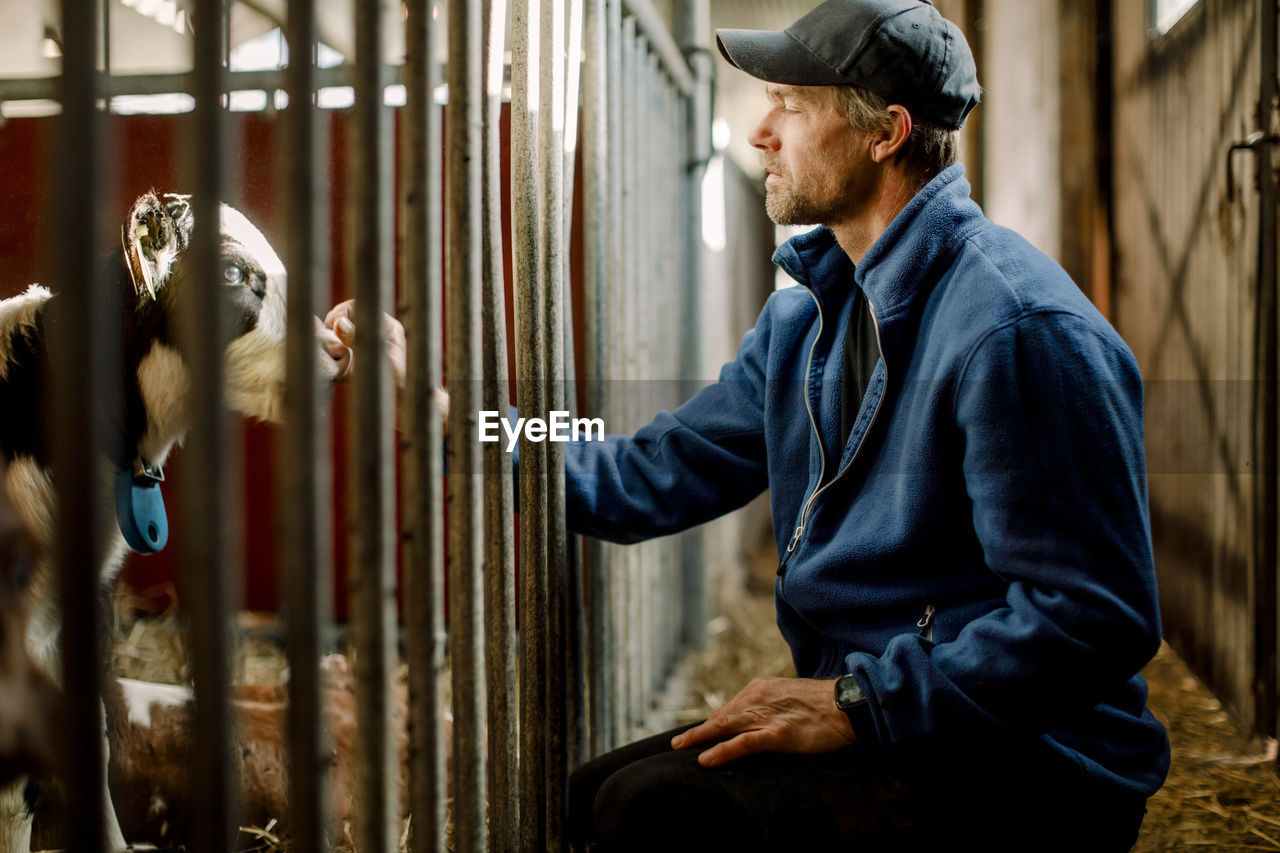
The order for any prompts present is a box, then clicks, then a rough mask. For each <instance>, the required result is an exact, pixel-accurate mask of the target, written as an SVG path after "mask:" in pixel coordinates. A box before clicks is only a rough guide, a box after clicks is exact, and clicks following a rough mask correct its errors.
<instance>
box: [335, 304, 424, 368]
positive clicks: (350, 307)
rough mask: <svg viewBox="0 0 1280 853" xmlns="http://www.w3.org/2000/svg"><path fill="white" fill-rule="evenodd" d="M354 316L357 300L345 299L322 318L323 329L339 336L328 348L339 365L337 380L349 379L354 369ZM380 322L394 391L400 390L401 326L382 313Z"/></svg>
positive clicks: (401, 364) (403, 358)
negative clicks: (382, 327) (384, 329)
mask: <svg viewBox="0 0 1280 853" xmlns="http://www.w3.org/2000/svg"><path fill="white" fill-rule="evenodd" d="M355 313H356V301H355V300H354V299H348V300H347V301H346V302H339V303H338V304H337V305H335V306H333V307H332V308H330V309H329V313H328V314H326V315H325V318H324V324H325V326H327V327H328V328H330V329H333V331H334V332H335V333H336V334H337V335H338V342H331V343H330V344H329V345H328V346H329V355H331V356H333V358H334V359H335V360H336V361H338V363H339V368H338V379H339V381H342V380H345V379H347V378H349V377H350V376H351V370H352V368H353V361H354V359H353V357H352V352H353V348H354V347H355V344H356V324H355V322H354V318H355ZM382 320H383V323H384V324H385V325H386V327H387V361H389V362H390V363H391V375H392V378H393V379H394V380H395V384H396V388H403V387H404V376H405V363H406V355H405V338H404V326H402V325H400V321H399V320H397V319H396V318H395V317H392V316H391V315H390V314H383V315H382Z"/></svg>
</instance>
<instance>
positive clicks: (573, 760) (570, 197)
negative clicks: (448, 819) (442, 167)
mask: <svg viewBox="0 0 1280 853" xmlns="http://www.w3.org/2000/svg"><path fill="white" fill-rule="evenodd" d="M583 14H584V9H583V0H569V24H568V26H569V29H568V33H567V35H566V39H567V42H568V47H567V49H566V52H565V56H566V61H567V62H568V65H567V67H566V81H565V125H564V158H563V160H564V178H563V183H564V188H565V189H564V195H565V204H564V217H563V218H564V226H563V228H564V234H565V243H566V245H568V244H570V243H572V240H573V203H574V195H575V193H574V179H575V175H574V173H575V171H576V163H575V160H576V159H577V150H578V117H579V106H578V105H579V99H580V96H581V86H582V25H583ZM570 256H571V253H570V252H569V251H568V250H566V251H564V252H563V253H562V258H563V259H564V262H563V268H564V271H563V275H564V282H565V294H566V295H565V298H564V300H563V303H564V310H563V311H562V312H561V313H562V315H563V318H564V346H563V350H564V383H565V396H564V404H565V408H566V409H567V410H568V411H569V413H570V417H577V414H578V403H577V401H578V389H579V385H578V382H577V365H576V364H575V346H574V343H575V342H574V336H575V329H574V310H573V298H572V294H573V289H572V282H573V270H572V268H571V264H570ZM561 467H563V466H561ZM582 558H583V547H582V540H581V538H580V537H578V536H576V535H573V534H570V535H569V536H568V539H567V548H566V564H565V571H566V572H567V574H568V578H569V590H568V615H567V620H568V621H567V622H566V626H567V633H568V637H567V640H566V642H565V654H566V660H565V684H566V690H567V692H566V695H565V715H566V718H567V720H568V728H567V731H566V735H565V758H566V761H567V762H568V768H569V769H570V770H572V769H573V768H576V767H577V766H578V765H580V764H582V763H583V762H584V761H586V760H587V752H586V751H587V744H588V731H587V730H588V724H587V680H588V677H587V669H586V642H587V613H586V588H585V582H586V580H585V578H584V576H583V559H582Z"/></svg>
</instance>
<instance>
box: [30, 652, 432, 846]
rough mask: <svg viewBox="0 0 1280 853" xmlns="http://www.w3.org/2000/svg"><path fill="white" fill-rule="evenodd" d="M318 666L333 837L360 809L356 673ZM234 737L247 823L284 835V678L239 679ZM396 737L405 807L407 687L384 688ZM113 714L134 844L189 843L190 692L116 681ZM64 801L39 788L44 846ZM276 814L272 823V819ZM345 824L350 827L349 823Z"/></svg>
mask: <svg viewBox="0 0 1280 853" xmlns="http://www.w3.org/2000/svg"><path fill="white" fill-rule="evenodd" d="M322 669H323V670H324V676H325V680H324V690H323V697H322V701H323V704H324V724H325V728H326V731H327V734H328V737H329V741H330V744H331V751H330V754H329V760H328V761H327V762H326V771H327V773H328V782H329V794H330V800H329V802H330V815H329V816H330V832H331V838H332V839H333V840H334V841H335V842H336V841H340V840H341V839H342V838H343V837H344V824H348V825H350V824H352V822H353V821H354V820H355V814H356V809H357V804H356V791H357V784H358V781H357V780H358V776H357V774H358V771H359V754H358V752H357V748H356V718H355V680H354V678H353V676H352V672H351V667H350V664H349V663H348V661H347V659H346V658H344V657H342V656H340V655H330V656H328V657H326V658H325V659H324V661H323V662H322ZM231 704H232V710H233V712H234V714H235V722H236V730H237V735H236V742H235V745H234V749H233V750H232V753H231V756H232V764H233V767H234V772H235V776H234V777H233V778H234V779H235V781H236V783H237V785H238V788H237V790H238V796H239V800H240V809H241V820H240V823H241V824H242V825H245V826H255V827H267V826H269V825H271V826H273V827H274V828H273V830H272V831H273V832H275V833H276V834H283V835H287V834H288V832H289V830H290V827H291V815H290V811H289V804H288V773H289V765H288V747H287V743H288V731H287V728H286V726H287V720H288V705H287V700H286V688H285V687H284V686H240V687H235V688H233V691H232V702H231ZM391 706H392V714H393V716H392V720H393V723H394V730H393V732H394V733H393V737H394V738H395V743H396V746H397V754H398V756H399V763H398V771H397V773H398V779H397V783H398V791H399V797H400V804H401V811H400V814H401V816H402V817H404V816H406V815H407V811H406V808H407V800H406V792H407V786H408V765H407V760H408V728H407V721H408V694H407V691H406V689H405V688H404V687H403V686H400V685H398V686H396V687H395V688H394V690H393V692H392V696H391ZM107 717H108V719H109V720H110V725H109V732H110V738H109V739H110V743H111V789H112V793H113V794H114V796H115V802H116V806H117V809H118V811H119V814H120V823H121V825H122V827H123V828H124V831H125V834H126V835H127V836H128V837H129V838H130V840H132V841H134V842H146V843H150V844H156V845H159V846H162V847H167V848H174V849H179V848H181V847H187V848H188V849H189V848H190V846H191V844H192V840H193V839H192V835H191V831H192V819H193V816H194V810H195V807H196V804H197V803H198V802H199V797H200V792H199V791H198V790H193V789H192V786H191V781H192V780H191V778H190V766H191V751H192V745H193V742H194V740H195V734H196V733H195V729H194V720H195V717H194V708H193V702H192V694H191V691H190V690H189V689H188V688H186V687H182V686H178V685H170V684H154V683H150V682H143V681H133V680H130V679H120V680H119V682H118V683H117V688H116V689H115V690H113V691H111V692H110V693H109V695H108V698H107ZM63 809H64V804H63V803H62V802H61V801H60V798H59V797H58V795H57V792H56V791H54V792H50V795H49V796H42V798H41V800H40V805H39V809H38V811H37V821H36V838H35V841H36V843H37V845H39V846H40V847H41V848H42V849H43V848H46V847H56V846H59V845H61V844H62V843H64V841H65V839H63V838H61V837H60V835H59V829H60V828H61V827H63V826H65V824H66V819H67V816H66V815H65V813H63V811H62V810H63ZM273 821H274V824H273ZM348 828H352V829H353V827H350V826H349V827H348Z"/></svg>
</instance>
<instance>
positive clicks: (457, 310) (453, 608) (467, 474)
mask: <svg viewBox="0 0 1280 853" xmlns="http://www.w3.org/2000/svg"><path fill="white" fill-rule="evenodd" d="M448 30H449V65H448V73H447V75H446V76H447V79H448V83H449V104H448V107H447V111H446V114H445V119H446V121H445V129H446V134H447V136H446V151H447V157H446V164H447V169H448V171H447V177H446V180H445V209H446V210H447V212H448V216H447V218H446V228H445V231H446V234H447V237H448V239H447V253H446V258H445V268H446V299H445V304H446V307H447V332H446V334H447V340H448V351H447V353H446V363H447V375H448V379H449V387H450V391H451V396H452V399H451V402H450V409H449V483H448V505H449V530H448V555H447V563H448V568H449V575H448V576H449V637H450V640H449V649H450V666H451V667H452V676H453V679H452V683H453V717H454V728H453V773H452V777H451V778H452V781H453V827H454V829H453V844H454V849H455V850H458V851H473V850H483V849H484V846H485V770H484V734H485V697H484V695H483V692H482V691H483V686H484V685H485V684H486V683H487V682H486V679H485V677H484V663H485V660H484V636H483V612H482V602H483V586H482V578H481V570H482V567H483V563H484V545H483V541H482V537H483V533H484V528H483V523H484V510H483V505H482V504H483V483H482V479H483V460H482V458H481V455H480V445H479V443H478V442H476V441H475V440H474V439H473V437H474V436H475V435H476V429H477V423H478V416H479V412H480V409H481V406H482V403H483V400H482V396H481V383H480V381H479V380H480V378H481V365H482V363H483V360H484V344H483V340H482V338H481V317H482V313H483V304H484V293H483V291H484V287H483V280H482V274H483V268H484V263H483V258H484V246H483V241H482V234H481V231H482V228H483V222H484V220H483V211H482V206H481V192H482V180H481V165H482V155H483V148H484V146H483V144H482V143H483V140H482V130H483V125H484V118H483V115H484V91H485V75H484V73H483V70H484V66H483V63H482V54H483V50H482V41H483V38H484V35H485V34H484V30H483V27H482V22H481V14H480V10H479V8H478V4H473V3H470V2H466V0H464V1H463V2H453V3H450V4H449V23H448Z"/></svg>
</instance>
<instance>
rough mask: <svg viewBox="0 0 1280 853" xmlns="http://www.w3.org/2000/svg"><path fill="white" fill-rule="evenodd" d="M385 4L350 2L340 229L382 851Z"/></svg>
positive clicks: (365, 699) (371, 782)
mask: <svg viewBox="0 0 1280 853" xmlns="http://www.w3.org/2000/svg"><path fill="white" fill-rule="evenodd" d="M385 12H386V9H385V7H384V4H383V2H382V0H373V2H368V3H357V4H355V66H356V67H355V97H356V100H355V110H354V113H353V118H354V121H355V168H354V170H353V172H352V173H351V175H350V184H351V190H352V191H351V193H350V205H349V207H348V209H347V226H348V228H349V231H348V233H349V234H351V235H352V242H353V246H354V252H353V253H352V257H353V261H354V264H353V268H352V276H351V278H352V281H353V282H354V284H355V287H354V292H355V297H356V317H355V324H356V347H355V349H356V352H358V353H363V354H365V355H364V357H362V358H361V359H360V363H359V366H358V368H357V370H356V373H355V377H354V383H353V389H352V390H353V392H354V393H353V402H354V406H353V411H352V429H351V433H350V435H351V444H350V453H349V457H348V458H349V460H350V461H351V463H352V468H351V474H352V476H351V481H352V485H353V492H354V497H355V500H354V502H353V505H354V512H353V513H352V517H351V519H350V520H349V521H348V535H349V536H350V538H351V542H352V546H353V547H352V550H351V553H352V554H353V555H354V557H355V559H354V561H353V565H352V568H351V571H350V572H349V573H348V589H349V590H350V592H351V596H350V600H351V602H352V606H353V609H352V614H351V617H352V620H351V621H352V625H351V628H352V636H353V639H354V647H355V654H356V660H355V674H356V698H357V705H356V708H357V714H356V719H357V721H358V727H357V742H358V743H359V744H360V765H359V767H360V771H359V791H360V793H359V796H360V815H359V818H360V819H359V820H358V821H357V827H356V838H357V842H358V845H359V848H360V850H361V851H363V853H388V851H391V850H393V849H395V847H396V844H397V842H398V841H399V832H398V831H397V823H398V818H399V807H398V806H399V803H398V801H397V797H396V788H395V787H394V785H393V783H394V780H395V768H396V767H397V761H396V755H395V751H394V750H395V739H394V737H393V736H392V720H391V706H390V702H389V701H388V696H389V693H390V690H389V687H390V683H391V676H392V667H393V666H394V665H395V664H394V662H395V655H396V635H395V624H396V621H395V565H394V560H393V556H394V548H393V544H392V543H393V537H394V532H393V531H394V519H395V510H394V483H393V469H392V457H391V440H392V429H393V411H392V400H393V398H392V394H391V374H390V367H389V365H388V364H387V362H386V359H385V358H383V357H382V353H383V352H384V351H385V349H386V341H387V328H386V325H385V323H384V322H383V315H384V314H386V313H387V312H389V311H390V309H391V292H392V265H391V237H392V234H393V229H392V219H391V210H392V194H391V191H390V190H391V164H392V162H393V160H392V157H391V151H392V148H391V132H390V131H391V129H390V113H389V111H388V110H387V108H386V107H385V106H384V103H383V93H384V90H385V88H386V83H387V77H388V75H387V70H386V66H385V62H384V59H383V42H382V40H383V29H384V26H385V19H386V14H385Z"/></svg>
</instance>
